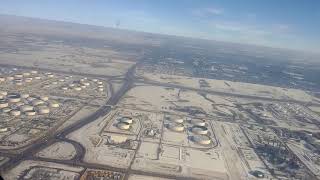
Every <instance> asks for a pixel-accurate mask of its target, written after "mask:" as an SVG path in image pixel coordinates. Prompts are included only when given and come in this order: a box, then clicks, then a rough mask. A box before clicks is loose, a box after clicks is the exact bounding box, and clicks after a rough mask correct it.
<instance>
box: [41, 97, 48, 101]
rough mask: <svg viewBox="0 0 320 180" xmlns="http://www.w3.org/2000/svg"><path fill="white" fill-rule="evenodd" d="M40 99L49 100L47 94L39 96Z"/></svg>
mask: <svg viewBox="0 0 320 180" xmlns="http://www.w3.org/2000/svg"><path fill="white" fill-rule="evenodd" d="M40 99H41V100H42V101H48V100H49V97H48V96H40Z"/></svg>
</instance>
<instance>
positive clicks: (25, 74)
mask: <svg viewBox="0 0 320 180" xmlns="http://www.w3.org/2000/svg"><path fill="white" fill-rule="evenodd" d="M22 75H23V76H30V75H31V74H30V73H29V72H24V73H22Z"/></svg>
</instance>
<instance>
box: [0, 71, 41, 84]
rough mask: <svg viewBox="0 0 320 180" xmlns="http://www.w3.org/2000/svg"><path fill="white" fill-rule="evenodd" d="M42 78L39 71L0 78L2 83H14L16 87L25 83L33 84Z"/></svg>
mask: <svg viewBox="0 0 320 180" xmlns="http://www.w3.org/2000/svg"><path fill="white" fill-rule="evenodd" d="M40 79H41V76H38V71H30V72H24V73H19V74H14V75H11V76H7V77H0V83H1V82H12V83H13V84H14V85H17V86H22V85H23V84H24V83H31V82H32V81H33V80H40Z"/></svg>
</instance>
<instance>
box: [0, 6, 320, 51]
mask: <svg viewBox="0 0 320 180" xmlns="http://www.w3.org/2000/svg"><path fill="white" fill-rule="evenodd" d="M0 13H1V14H12V15H19V16H28V17H39V18H44V19H53V20H62V21H70V22H77V23H84V24H93V25H101V26H109V27H110V26H111V27H115V24H116V22H117V21H119V22H120V28H124V29H132V30H138V31H145V32H153V33H161V34H171V35H181V36H190V37H196V38H204V39H213V40H222V41H230V42H237V43H246V44H258V45H266V46H273V47H283V48H291V49H300V50H307V51H314V52H319V51H320V50H318V47H320V35H319V34H320V1H319V0H87V1H85V0H55V1H54V0H51V1H49V0H2V1H1V5H0Z"/></svg>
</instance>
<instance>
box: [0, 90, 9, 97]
mask: <svg viewBox="0 0 320 180" xmlns="http://www.w3.org/2000/svg"><path fill="white" fill-rule="evenodd" d="M0 94H1V95H4V96H6V95H8V93H7V91H0Z"/></svg>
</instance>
